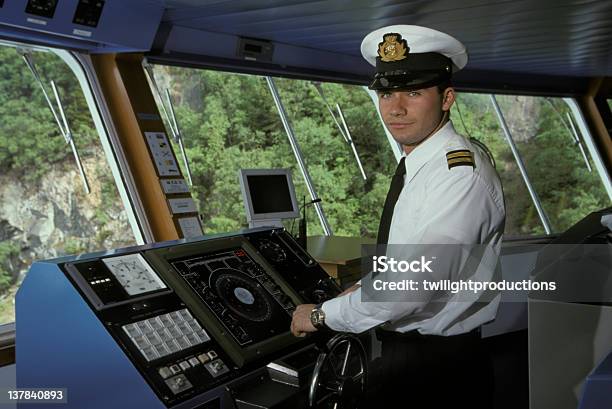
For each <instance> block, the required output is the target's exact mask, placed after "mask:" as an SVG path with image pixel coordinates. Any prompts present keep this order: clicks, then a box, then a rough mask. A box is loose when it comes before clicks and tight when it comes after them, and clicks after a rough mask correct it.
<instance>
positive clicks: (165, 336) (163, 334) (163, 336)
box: [158, 330, 172, 342]
mask: <svg viewBox="0 0 612 409" xmlns="http://www.w3.org/2000/svg"><path fill="white" fill-rule="evenodd" d="M158 334H159V337H160V338H161V340H162V341H164V342H169V341H171V340H172V335H170V333H169V332H168V331H167V330H163V331H159V332H158Z"/></svg>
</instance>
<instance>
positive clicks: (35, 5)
mask: <svg viewBox="0 0 612 409" xmlns="http://www.w3.org/2000/svg"><path fill="white" fill-rule="evenodd" d="M57 1H58V0H28V4H27V5H26V9H25V12H26V13H28V14H33V15H36V16H40V17H46V18H53V15H54V14H55V7H56V6H57Z"/></svg>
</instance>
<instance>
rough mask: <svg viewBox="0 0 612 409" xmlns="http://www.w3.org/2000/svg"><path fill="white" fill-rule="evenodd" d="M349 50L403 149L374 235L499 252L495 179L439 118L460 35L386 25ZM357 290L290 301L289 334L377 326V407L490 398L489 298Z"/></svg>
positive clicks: (476, 403) (455, 275)
mask: <svg viewBox="0 0 612 409" xmlns="http://www.w3.org/2000/svg"><path fill="white" fill-rule="evenodd" d="M361 52H362V54H363V56H364V58H365V59H366V60H367V61H368V62H369V63H370V64H372V65H374V66H375V67H376V74H375V76H374V81H373V82H372V84H371V85H370V89H374V90H376V91H377V93H378V96H379V109H380V113H381V117H382V119H383V122H384V123H385V125H386V127H387V129H388V130H389V132H390V133H391V134H392V135H393V137H394V139H395V140H396V141H397V142H398V143H399V144H401V145H402V147H403V151H404V154H403V157H402V158H401V161H400V163H399V165H398V168H397V170H396V172H395V175H394V176H393V180H392V182H391V187H390V189H389V193H388V196H387V199H386V201H385V208H384V210H383V215H382V217H381V223H380V227H379V232H378V243H379V244H389V245H407V244H419V245H422V244H432V245H433V244H451V245H453V244H454V245H483V246H487V247H488V248H489V249H492V251H493V253H494V254H496V255H497V254H499V250H500V246H501V239H502V233H503V228H504V222H505V208H504V198H503V192H502V187H501V183H500V181H499V177H498V175H497V173H496V172H495V169H494V168H493V166H492V165H491V163H490V161H489V160H488V157H487V156H486V154H485V153H484V152H482V151H481V150H480V148H479V147H477V146H475V145H474V144H472V143H471V142H470V141H469V140H468V139H466V138H465V137H463V136H461V135H459V134H457V133H456V132H455V129H454V128H453V124H452V122H451V121H450V120H449V110H450V108H451V106H452V105H453V103H454V101H455V94H454V90H453V88H452V87H451V86H450V79H451V75H452V73H453V72H456V71H458V70H460V69H462V68H463V67H464V66H465V65H466V63H467V53H466V50H465V47H464V46H463V44H461V43H460V42H459V41H457V40H456V39H455V38H453V37H451V36H449V35H447V34H444V33H441V32H439V31H436V30H432V29H428V28H425V27H419V26H406V25H397V26H389V27H384V28H381V29H379V30H376V31H373V32H372V33H370V34H368V35H367V36H366V37H365V39H364V40H363V42H362V44H361ZM485 266H486V267H487V268H485V269H484V271H483V270H482V269H480V271H479V272H478V274H479V276H478V279H479V280H481V281H483V280H484V281H487V280H493V274H494V263H493V264H490V263H489V264H488V265H485ZM457 270H458V269H457ZM457 270H454V269H452V268H449V269H446V270H445V271H437V272H436V276H435V278H436V279H447V280H451V281H453V280H454V281H456V280H458V279H459V278H462V279H464V278H466V277H460V276H459V274H460V271H457ZM364 282H365V280H364ZM369 282H371V280H369ZM364 285H365V284H364ZM362 291H363V289H362V288H360V285H359V284H357V285H355V286H353V287H352V288H350V289H349V290H347V291H345V292H344V293H343V294H341V295H340V296H339V297H337V298H335V299H332V300H329V301H327V302H325V303H323V304H321V305H318V306H315V305H300V306H298V308H296V310H295V312H294V316H293V321H292V324H291V331H292V333H293V334H294V335H296V336H303V335H304V334H305V333H307V332H313V331H316V330H318V329H321V328H327V329H331V330H333V331H340V332H352V333H360V332H363V331H366V330H368V329H371V328H373V327H378V328H377V335H378V337H379V339H381V341H382V358H383V364H384V366H385V368H384V372H385V374H386V375H388V379H387V380H386V381H385V388H384V397H385V398H386V399H387V400H388V401H387V404H388V405H390V402H395V401H396V399H398V398H402V399H403V400H404V401H405V403H406V406H412V405H417V406H415V407H436V408H437V407H442V406H441V405H448V404H452V405H453V406H454V407H464V406H463V405H469V406H470V407H483V408H484V407H490V406H491V395H492V386H491V385H492V370H491V367H490V364H489V361H488V357H487V356H485V355H484V354H483V351H482V348H481V347H480V332H479V329H480V326H481V325H482V324H484V323H486V322H488V321H491V320H492V319H494V318H495V314H496V311H497V307H498V303H499V297H498V296H497V297H493V298H492V299H491V298H489V299H487V300H486V301H485V302H483V300H485V299H484V298H480V295H481V294H477V295H476V296H475V297H471V298H465V297H464V298H462V299H460V298H459V297H460V296H461V295H462V294H460V293H459V294H455V295H449V298H447V299H445V301H444V302H443V303H441V302H440V301H439V300H437V302H432V299H431V297H429V296H424V297H421V298H419V299H418V300H411V302H400V303H390V302H362ZM388 407H402V406H401V405H400V406H397V405H395V404H394V405H392V406H388Z"/></svg>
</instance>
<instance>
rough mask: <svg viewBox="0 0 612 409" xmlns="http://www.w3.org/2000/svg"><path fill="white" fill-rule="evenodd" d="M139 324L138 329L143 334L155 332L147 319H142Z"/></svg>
mask: <svg viewBox="0 0 612 409" xmlns="http://www.w3.org/2000/svg"><path fill="white" fill-rule="evenodd" d="M137 325H138V329H139V330H140V332H142V333H143V334H150V333H151V332H153V329H152V328H151V327H150V326H149V324H148V323H147V322H146V321H140V322H138V323H137Z"/></svg>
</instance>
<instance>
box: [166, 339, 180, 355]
mask: <svg viewBox="0 0 612 409" xmlns="http://www.w3.org/2000/svg"><path fill="white" fill-rule="evenodd" d="M164 345H166V348H168V351H170V353H174V352H176V351H178V350H179V349H180V348H179V346H178V345H177V344H176V342H174V341H169V342H166V343H165V344H164Z"/></svg>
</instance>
